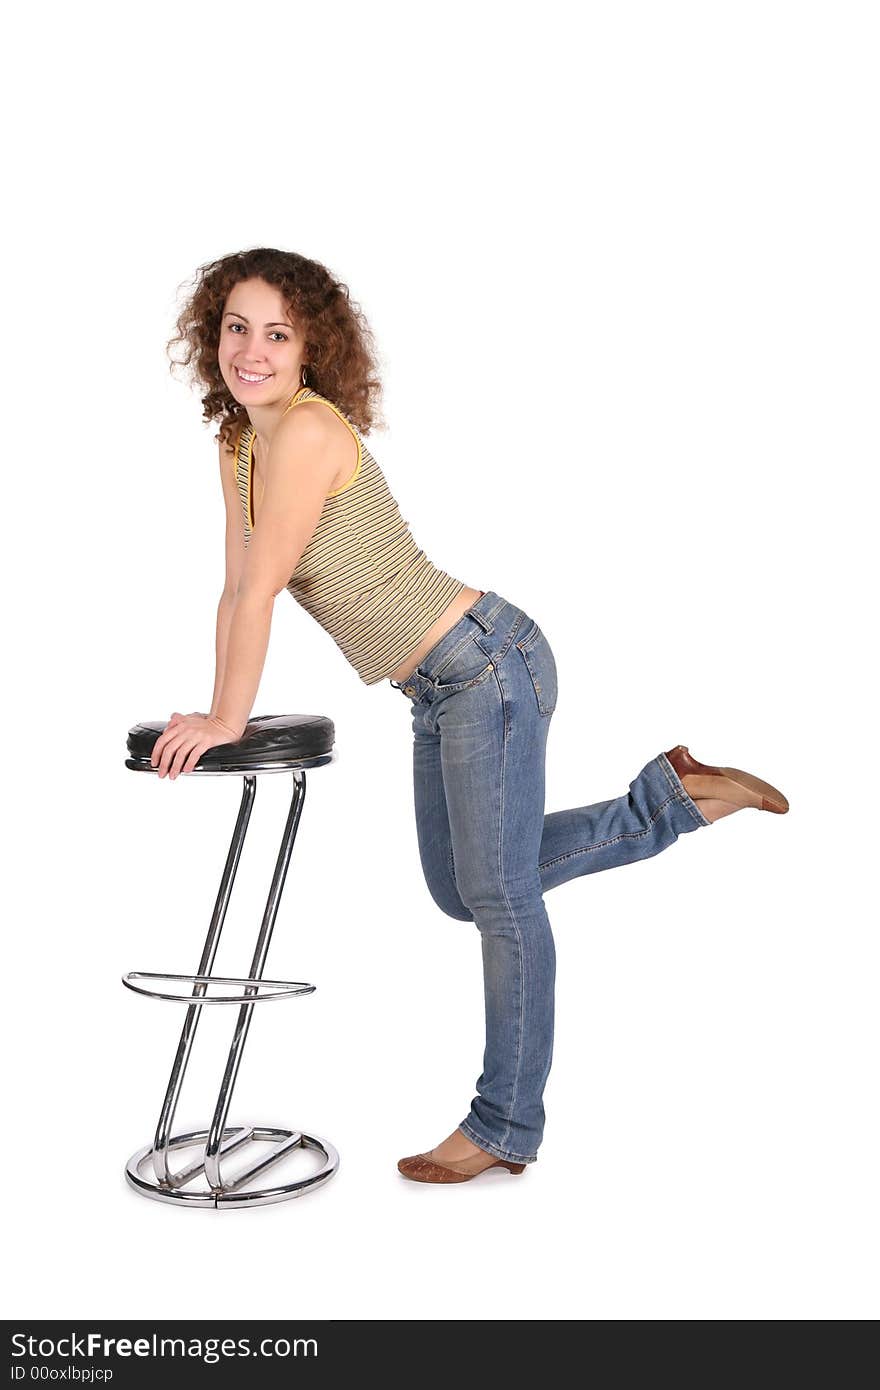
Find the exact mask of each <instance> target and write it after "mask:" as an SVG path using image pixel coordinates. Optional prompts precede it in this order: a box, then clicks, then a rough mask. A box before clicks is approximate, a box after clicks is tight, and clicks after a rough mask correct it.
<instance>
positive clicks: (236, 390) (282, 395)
mask: <svg viewBox="0 0 880 1390" xmlns="http://www.w3.org/2000/svg"><path fill="white" fill-rule="evenodd" d="M304 353H305V338H304V335H303V334H301V333H300V331H299V329H298V328H296V327H295V326H294V324H293V322H292V320H291V317H290V314H289V313H288V310H287V307H286V305H285V303H284V300H283V299H282V297H281V292H280V290H278V289H277V288H276V286H275V285H268V284H267V283H266V281H265V280H258V279H253V280H240V281H239V282H238V284H237V285H234V286H233V287H232V289H231V290H230V291H229V294H228V295H227V296H226V303H225V304H224V306H223V319H222V323H221V326H220V348H219V352H218V363H219V367H220V374H221V376H222V377H223V380H224V381H225V382H226V385H227V386H228V387H229V390H230V391H231V392H232V395H233V396H234V397H235V399H236V400H237V401H238V402H239V403H240V404H241V405H243V406H251V405H256V406H267V405H273V404H274V403H275V402H278V401H282V400H285V401H286V400H288V399H289V397H290V396H292V395H293V394H294V393H295V392H296V391H297V390H298V389H299V387H300V386H301V385H302V376H301V371H302V365H303V360H304Z"/></svg>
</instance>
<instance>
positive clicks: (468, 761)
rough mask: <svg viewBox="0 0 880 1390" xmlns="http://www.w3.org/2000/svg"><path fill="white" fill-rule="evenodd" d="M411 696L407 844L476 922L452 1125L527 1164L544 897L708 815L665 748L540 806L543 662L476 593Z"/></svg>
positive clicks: (545, 1052) (543, 1050) (535, 635)
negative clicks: (479, 1039)
mask: <svg viewBox="0 0 880 1390" xmlns="http://www.w3.org/2000/svg"><path fill="white" fill-rule="evenodd" d="M391 684H392V685H393V686H394V688H395V689H396V690H400V691H401V692H402V693H403V694H404V695H405V696H407V697H409V698H410V699H411V701H412V706H411V708H412V727H413V734H414V736H415V741H414V746H413V774H414V790H415V810H416V825H417V832H418V843H419V853H420V856H421V861H422V868H423V870H424V875H425V879H426V881H427V884H428V888H429V890H430V893H431V896H432V897H433V899H434V901H435V902H436V904H437V906H438V907H440V908H441V909H442V910H443V912H445V913H447V914H448V915H449V916H450V917H454V918H457V919H458V920H459V921H462V922H474V923H476V926H477V928H478V929H479V932H480V937H481V946H482V958H483V983H484V997H485V1008H486V1047H485V1054H484V1057H483V1071H482V1074H481V1075H480V1077H479V1079H478V1081H477V1094H476V1095H475V1096H474V1098H473V1101H472V1102H471V1108H470V1110H469V1112H468V1114H467V1115H466V1117H465V1118H464V1120H462V1122H461V1124H460V1126H459V1128H460V1129H461V1130H462V1131H463V1133H464V1134H466V1135H467V1137H468V1138H469V1139H470V1140H471V1141H472V1143H474V1144H477V1145H478V1146H479V1147H480V1148H482V1149H485V1150H486V1151H487V1152H488V1153H490V1154H494V1155H495V1156H496V1157H497V1158H507V1159H511V1160H513V1161H514V1162H517V1163H534V1162H535V1160H536V1157H537V1151H538V1147H539V1145H540V1143H541V1140H542V1137H543V1132H544V1118H545V1117H544V1105H543V1099H542V1097H543V1093H544V1087H545V1085H546V1082H547V1077H548V1075H549V1073H550V1063H551V1060H552V1056H553V1022H554V988H555V980H556V949H555V946H554V942H553V933H552V932H551V930H550V921H549V918H548V916H547V909H546V907H545V906H544V896H543V895H544V893H545V892H546V890H547V889H548V888H555V887H556V886H557V884H560V883H567V882H568V881H569V879H572V878H578V877H580V876H581V875H582V874H592V873H597V872H598V871H599V870H600V869H611V868H614V867H615V866H616V865H618V864H631V863H633V862H634V861H635V860H637V859H648V858H650V857H651V855H653V854H659V852H660V851H661V850H663V849H666V848H667V846H669V845H671V844H673V843H674V842H675V841H676V840H677V839H678V837H679V835H683V834H686V833H687V832H688V831H691V830H696V829H698V828H699V827H700V826H702V825H709V824H711V822H710V821H708V820H707V819H706V817H705V816H704V815H703V814H702V812H701V811H700V809H699V807H698V806H697V805H696V804H695V802H694V801H693V800H692V799H691V797H690V796H688V794H687V792H686V791H685V789H684V786H683V785H682V783H681V781H680V779H679V777H678V775H677V774H676V772H675V771H674V769H673V767H672V764H671V763H670V762H669V759H668V758H667V757H666V754H665V753H659V754H658V755H657V757H656V758H652V760H651V761H650V762H649V763H648V764H647V765H646V766H645V767H643V768H642V770H641V772H640V773H639V774H638V776H637V777H636V778H635V779H634V780H633V781H632V782H630V784H629V792H628V793H627V794H625V795H623V796H618V797H615V798H614V799H613V800H611V801H599V802H596V803H594V804H593V805H592V806H578V807H575V808H574V809H572V810H569V811H553V812H551V813H550V814H549V815H545V814H544V756H545V750H546V745H547V732H548V730H549V727H550V720H551V717H552V715H553V711H554V709H555V707H556V694H557V680H556V662H555V660H554V658H553V652H552V650H551V648H550V644H549V642H548V641H547V638H546V637H545V636H544V633H543V632H542V630H541V628H540V627H539V626H538V624H537V623H536V622H535V621H534V619H532V618H530V617H529V616H528V614H526V613H525V612H524V611H523V609H522V608H517V607H516V605H515V604H513V603H509V602H508V601H507V600H506V599H504V598H501V597H500V595H499V594H496V593H493V592H492V591H489V592H488V593H485V594H483V596H482V598H480V599H478V600H477V602H476V603H475V604H474V605H473V606H472V607H471V608H469V609H468V610H467V612H466V613H465V614H464V615H463V616H462V617H461V618H460V619H459V621H458V622H457V623H456V624H455V626H454V627H453V628H451V629H450V631H449V632H447V633H446V635H445V636H444V637H442V638H441V639H440V641H439V642H438V643H437V644H436V645H435V646H434V647H432V648H431V650H430V652H429V653H428V655H427V656H426V657H425V658H424V660H423V661H422V662H421V664H420V665H419V667H418V668H417V670H416V671H415V672H414V673H413V675H412V676H410V678H409V680H408V681H406V682H404V683H403V684H398V683H397V682H396V681H392V682H391Z"/></svg>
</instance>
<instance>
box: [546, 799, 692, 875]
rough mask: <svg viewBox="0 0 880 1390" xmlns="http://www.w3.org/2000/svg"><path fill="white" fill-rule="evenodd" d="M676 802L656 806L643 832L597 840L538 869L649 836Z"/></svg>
mask: <svg viewBox="0 0 880 1390" xmlns="http://www.w3.org/2000/svg"><path fill="white" fill-rule="evenodd" d="M678 800H679V798H678V797H677V796H668V797H667V798H666V800H665V801H664V802H663V803H662V805H660V806H658V808H657V810H656V811H655V812H654V814H653V815H652V817H651V819H650V821H649V823H648V825H647V827H646V828H645V829H644V830H625V831H623V832H622V833H621V834H620V835H614V836H612V838H611V839H610V840H597V841H596V843H595V844H594V845H584V847H583V849H573V850H572V851H571V853H570V854H558V855H557V856H556V858H555V859H548V860H546V861H545V862H544V863H541V864H539V865H538V868H539V869H549V868H550V867H551V866H552V865H553V864H564V863H565V861H566V860H567V859H576V858H577V856H578V855H579V854H592V852H593V850H596V849H604V848H605V846H606V845H616V844H617V842H618V841H619V840H641V839H642V838H643V837H644V836H645V835H650V834H651V831H652V830H653V828H654V822H655V821H656V820H658V819H659V818H660V816H662V814H663V812H664V811H665V810H666V808H667V807H668V806H671V805H672V804H673V803H674V802H676V801H678Z"/></svg>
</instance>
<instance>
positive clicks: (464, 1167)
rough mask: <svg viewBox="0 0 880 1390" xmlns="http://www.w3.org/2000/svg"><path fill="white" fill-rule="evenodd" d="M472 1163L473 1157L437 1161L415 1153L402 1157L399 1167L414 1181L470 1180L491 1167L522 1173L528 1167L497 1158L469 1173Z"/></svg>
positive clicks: (399, 1169) (405, 1175) (486, 1171)
mask: <svg viewBox="0 0 880 1390" xmlns="http://www.w3.org/2000/svg"><path fill="white" fill-rule="evenodd" d="M471 1163H473V1159H469V1158H463V1159H458V1160H453V1161H450V1162H449V1163H437V1162H436V1160H435V1159H433V1158H429V1157H428V1155H427V1154H413V1155H412V1157H411V1158H402V1159H400V1161H399V1163H398V1165H397V1167H398V1171H399V1172H401V1173H402V1174H403V1176H404V1177H405V1178H412V1180H413V1182H470V1180H471V1178H478V1177H479V1176H480V1173H488V1171H489V1169H490V1168H506V1169H507V1170H508V1172H510V1173H521V1172H522V1171H523V1169H524V1168H526V1167H527V1164H525V1163H511V1162H509V1161H508V1160H507V1159H506V1158H496V1159H495V1160H494V1161H493V1162H492V1163H489V1164H487V1165H486V1167H485V1168H480V1169H478V1170H477V1172H475V1173H469V1172H468V1165H469V1164H471Z"/></svg>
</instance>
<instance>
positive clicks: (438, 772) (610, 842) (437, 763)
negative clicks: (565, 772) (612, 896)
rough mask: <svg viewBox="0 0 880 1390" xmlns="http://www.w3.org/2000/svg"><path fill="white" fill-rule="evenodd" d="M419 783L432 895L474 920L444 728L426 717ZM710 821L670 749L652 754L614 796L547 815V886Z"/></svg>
mask: <svg viewBox="0 0 880 1390" xmlns="http://www.w3.org/2000/svg"><path fill="white" fill-rule="evenodd" d="M413 731H414V741H413V785H414V792H415V808H416V827H417V833H418V842H419V854H420V856H421V861H422V869H423V872H424V875H425V881H426V883H427V885H428V889H429V891H430V893H431V896H432V898H433V899H434V901H435V902H436V904H437V906H438V907H439V908H440V909H441V911H443V912H445V913H446V914H447V916H449V917H454V918H456V920H458V921H461V922H472V921H473V920H474V919H473V914H472V913H471V912H470V910H469V909H468V908H467V907H466V906H465V905H464V903H463V902H462V899H461V896H460V894H459V891H458V883H457V879H456V873H455V856H454V853H453V846H452V836H451V834H450V829H449V812H448V807H447V804H446V790H445V787H444V782H443V769H442V765H441V753H440V742H441V740H440V735H439V733H435V732H432V730H431V729H430V727H429V724H428V721H427V720H426V719H424V718H420V717H416V718H415V719H414V721H413ZM710 823H711V822H710V820H709V818H708V817H706V816H704V815H703V813H702V812H701V811H700V809H699V807H698V806H697V804H696V802H695V801H694V800H693V799H692V798H691V796H690V795H689V794H688V792H687V791H686V789H685V787H684V785H683V783H682V782H681V781H680V779H679V777H678V775H677V773H676V772H675V770H674V768H673V767H672V764H671V763H670V762H669V759H668V758H667V757H666V754H665V753H660V754H658V756H657V757H656V758H652V759H651V761H650V762H649V763H647V764H646V765H645V766H644V767H643V768H642V769H641V771H640V772H639V774H638V776H637V777H635V778H634V779H633V780H632V782H630V784H629V791H628V792H627V793H625V794H624V795H622V796H618V797H613V798H612V799H610V800H608V801H596V802H593V803H592V804H591V805H588V806H576V807H573V808H571V809H569V810H565V811H550V812H548V814H546V815H545V816H544V822H543V831H542V835H541V844H540V849H539V853H538V871H539V873H540V879H541V891H542V893H544V892H547V891H548V890H549V889H551V888H556V887H558V886H559V884H561V883H568V882H569V880H570V879H573V878H581V877H583V875H585V874H593V873H599V872H600V871H601V870H603V869H611V868H615V867H617V866H618V865H621V864H632V863H635V862H636V861H637V860H639V859H649V858H651V856H653V855H655V854H659V853H660V851H661V850H664V849H667V848H668V847H669V846H670V845H672V844H674V843H675V841H676V840H677V839H678V837H679V835H682V834H685V833H687V832H688V831H691V830H697V829H699V827H700V826H703V825H709V824H710Z"/></svg>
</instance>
